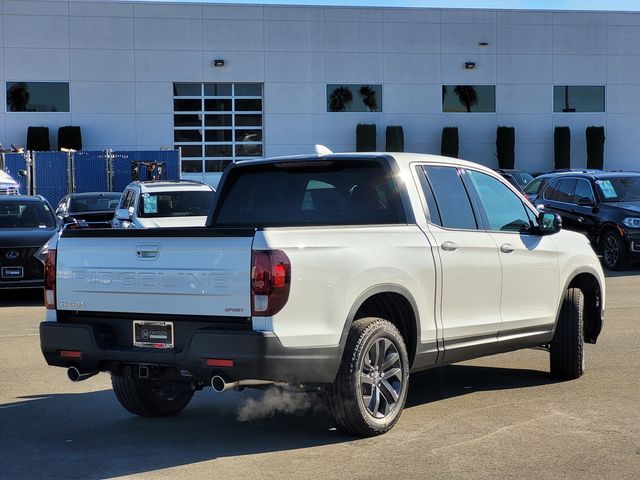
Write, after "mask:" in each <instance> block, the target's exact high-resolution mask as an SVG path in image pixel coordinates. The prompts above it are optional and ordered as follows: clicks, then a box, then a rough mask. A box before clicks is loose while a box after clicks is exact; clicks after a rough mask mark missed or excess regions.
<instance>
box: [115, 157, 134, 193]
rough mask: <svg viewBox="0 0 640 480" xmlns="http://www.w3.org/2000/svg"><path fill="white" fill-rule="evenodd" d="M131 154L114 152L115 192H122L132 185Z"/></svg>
mask: <svg viewBox="0 0 640 480" xmlns="http://www.w3.org/2000/svg"><path fill="white" fill-rule="evenodd" d="M129 153H130V152H113V164H112V167H111V168H112V170H111V171H112V175H113V189H112V190H113V191H114V192H122V191H124V189H125V188H126V186H127V185H129V184H130V183H131V161H132V160H133V159H131V158H130V157H129Z"/></svg>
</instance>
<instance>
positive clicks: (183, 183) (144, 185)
mask: <svg viewBox="0 0 640 480" xmlns="http://www.w3.org/2000/svg"><path fill="white" fill-rule="evenodd" d="M128 187H134V188H139V189H140V191H141V192H142V193H145V192H175V191H181V190H189V191H206V192H211V191H214V189H213V187H211V186H210V185H207V184H206V183H202V182H197V181H192V180H180V181H152V182H131V183H130V184H129V185H128Z"/></svg>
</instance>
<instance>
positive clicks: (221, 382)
mask: <svg viewBox="0 0 640 480" xmlns="http://www.w3.org/2000/svg"><path fill="white" fill-rule="evenodd" d="M236 384H237V382H230V383H227V382H226V381H225V379H224V378H222V377H221V376H220V375H214V376H213V377H212V378H211V387H212V388H213V390H214V391H215V392H217V393H222V392H226V391H227V390H232V389H234V388H237V385H236Z"/></svg>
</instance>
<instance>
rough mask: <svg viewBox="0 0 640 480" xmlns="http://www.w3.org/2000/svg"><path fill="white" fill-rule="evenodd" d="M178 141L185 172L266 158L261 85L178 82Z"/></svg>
mask: <svg viewBox="0 0 640 480" xmlns="http://www.w3.org/2000/svg"><path fill="white" fill-rule="evenodd" d="M173 111H174V115H173V140H174V144H175V147H176V148H178V147H179V148H181V149H182V171H183V172H220V171H222V170H224V167H226V166H227V164H229V163H230V162H233V161H235V160H240V159H247V158H260V157H262V156H263V134H262V132H263V129H262V128H263V125H262V84H261V83H174V84H173Z"/></svg>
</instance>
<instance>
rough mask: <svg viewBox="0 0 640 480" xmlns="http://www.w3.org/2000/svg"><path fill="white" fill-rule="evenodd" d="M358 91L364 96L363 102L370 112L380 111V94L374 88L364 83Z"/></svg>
mask: <svg viewBox="0 0 640 480" xmlns="http://www.w3.org/2000/svg"><path fill="white" fill-rule="evenodd" d="M358 93H360V96H361V97H362V103H364V104H365V106H366V107H367V108H368V109H369V111H370V112H377V111H378V94H377V93H376V91H375V89H374V88H372V87H370V86H368V85H363V86H362V87H360V90H358Z"/></svg>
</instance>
